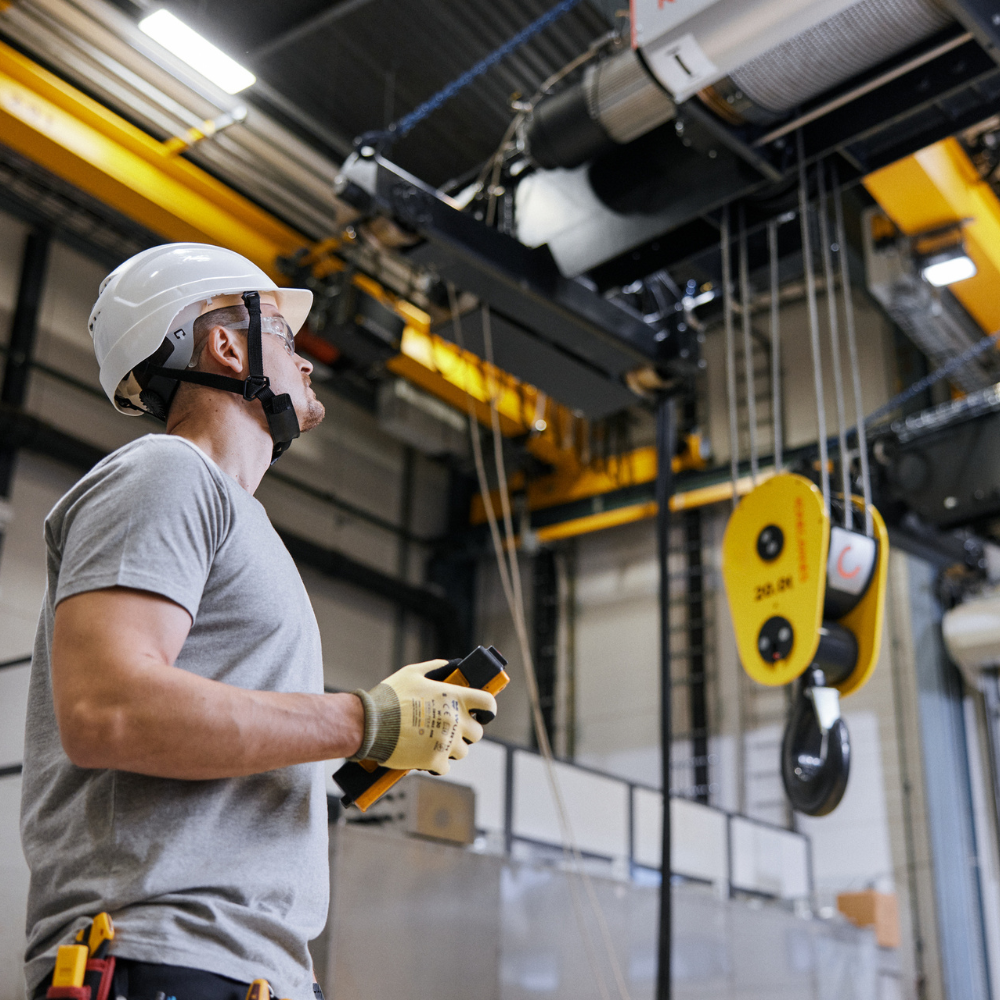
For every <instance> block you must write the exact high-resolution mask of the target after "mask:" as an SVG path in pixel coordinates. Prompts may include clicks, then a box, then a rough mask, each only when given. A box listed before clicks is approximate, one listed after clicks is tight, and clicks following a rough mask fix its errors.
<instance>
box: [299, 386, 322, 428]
mask: <svg viewBox="0 0 1000 1000" xmlns="http://www.w3.org/2000/svg"><path fill="white" fill-rule="evenodd" d="M325 416H326V407H325V406H324V405H323V404H322V403H321V402H320V401H319V400H318V399H317V398H316V393H315V392H313V389H312V387H311V386H307V387H306V412H305V414H304V415H303V417H302V419H301V420H300V421H299V428H300V430H302V431H303V432H304V431H311V430H312V429H313V428H314V427H317V426H319V424H321V423H322V422H323V418H324V417H325Z"/></svg>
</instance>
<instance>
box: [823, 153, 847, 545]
mask: <svg viewBox="0 0 1000 1000" xmlns="http://www.w3.org/2000/svg"><path fill="white" fill-rule="evenodd" d="M825 173H826V167H825V165H824V163H823V161H822V160H820V162H819V163H817V164H816V185H817V186H816V212H817V214H818V215H819V241H820V248H821V251H822V254H823V279H824V281H825V282H826V304H827V312H828V314H829V317H830V329H829V334H830V354H831V356H832V358H833V388H834V395H835V398H836V403H837V443H838V445H839V450H840V487H841V492H842V493H843V495H844V527H845V528H847V529H848V530H849V531H850V530H851V529H852V528H853V527H854V511H853V510H852V509H851V508H852V505H851V464H850V458H849V456H848V454H847V420H846V418H845V415H844V413H845V406H844V373H843V371H842V370H841V359H840V324H839V322H838V319H837V295H836V282H835V281H834V277H833V252H832V249H831V247H830V220H829V218H828V217H827V196H826V177H825Z"/></svg>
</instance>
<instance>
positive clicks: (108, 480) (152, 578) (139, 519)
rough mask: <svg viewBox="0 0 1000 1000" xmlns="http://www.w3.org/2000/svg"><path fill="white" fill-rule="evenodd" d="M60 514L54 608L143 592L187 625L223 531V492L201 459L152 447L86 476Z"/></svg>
mask: <svg viewBox="0 0 1000 1000" xmlns="http://www.w3.org/2000/svg"><path fill="white" fill-rule="evenodd" d="M91 478H92V482H91V483H89V484H88V487H87V489H85V490H84V491H83V492H82V493H81V495H80V496H79V497H78V498H77V500H76V502H75V503H74V504H73V505H72V507H71V508H70V510H68V511H67V513H66V517H65V519H64V521H63V524H62V531H61V535H62V538H61V540H60V545H59V548H60V550H61V560H60V568H59V581H58V585H57V587H56V598H55V602H56V604H58V603H59V602H60V601H62V600H65V599H66V598H67V597H72V596H73V595H74V594H80V593H84V592H86V591H90V590H102V589H104V588H106V587H132V588H135V589H137V590H148V591H151V592H153V593H154V594H160V595H162V596H163V597H166V598H168V599H169V600H171V601H174V602H175V603H176V604H179V605H180V606H181V607H182V608H184V609H185V610H186V611H187V612H188V613H189V614H190V615H191V618H192V619H194V618H195V616H196V615H197V612H198V605H199V604H200V602H201V596H202V592H203V591H204V588H205V583H206V581H207V579H208V574H209V571H210V570H211V566H212V561H213V558H214V556H215V553H216V551H217V550H218V547H219V545H220V544H221V543H222V541H223V540H224V538H225V533H226V530H227V525H228V504H227V502H226V498H225V491H224V490H223V489H222V488H221V486H220V485H219V484H218V483H217V482H216V480H215V478H214V476H213V473H212V471H211V470H210V469H209V467H208V464H207V463H206V461H205V459H204V458H202V457H201V456H200V455H199V454H198V453H197V452H196V451H195V450H194V449H193V448H190V447H188V446H187V445H186V444H184V443H183V442H180V441H171V440H170V439H169V438H165V439H164V440H162V441H160V440H158V439H153V440H149V441H145V442H143V443H142V445H140V446H137V447H135V448H130V449H128V450H127V451H124V452H123V453H122V454H120V455H113V456H111V458H110V459H109V460H108V461H107V462H105V463H104V465H102V466H101V467H99V468H98V469H96V470H94V472H92V473H91Z"/></svg>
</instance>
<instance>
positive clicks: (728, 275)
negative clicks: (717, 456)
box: [719, 205, 740, 510]
mask: <svg viewBox="0 0 1000 1000" xmlns="http://www.w3.org/2000/svg"><path fill="white" fill-rule="evenodd" d="M729 241H730V233H729V206H728V205H724V206H723V208H722V223H721V225H720V227H719V244H720V248H721V251H722V315H723V319H724V321H725V332H726V402H727V404H728V406H729V476H730V479H731V480H732V484H733V498H732V502H733V510H735V509H736V504H737V503H738V502H739V495H738V494H737V492H736V490H737V480H738V479H739V473H740V436H739V435H740V432H739V425H738V422H737V418H736V344H735V342H734V337H733V293H732V262H731V260H730V257H729V253H730V246H729Z"/></svg>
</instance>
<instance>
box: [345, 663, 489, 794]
mask: <svg viewBox="0 0 1000 1000" xmlns="http://www.w3.org/2000/svg"><path fill="white" fill-rule="evenodd" d="M447 662H448V661H447V660H429V661H428V662H426V663H413V664H410V666H408V667H403V669H402V670H397V671H396V673H394V674H393V675H392V676H391V677H388V678H386V679H385V680H384V681H383V682H382V683H381V684H379V685H378V687H375V688H373V689H372V690H371V691H356V692H355V694H357V695H358V697H359V698H361V700H362V701H363V702H364V705H365V737H364V740H363V741H362V744H361V749H360V751H359V753H358V755H357V757H358V758H359V759H360V758H367V759H369V760H375V761H378V762H379V763H380V764H384V765H385V766H386V767H388V768H392V769H393V770H413V769H419V770H422V771H433V772H434V773H435V774H447V773H448V769H449V768H450V767H451V765H450V764H449V763H448V761H449V760H461V759H462V758H463V757H464V756H465V755H466V754H467V753H468V752H469V748H468V744H469V743H476V742H478V741H479V740H481V739H482V737H483V727H482V726H481V725H480V724H479V723H478V722H477V721H476V720H475V719H474V718H472V715H471V714H470V713H471V712H473V711H475V710H477V709H480V710H482V709H485V710H486V711H489V712H492V713H493V714H494V715H495V714H496V710H497V703H496V700H495V699H494V697H493V695H491V694H489V693H488V692H486V691H479V690H477V689H476V688H469V687H460V686H459V685H457V684H445V683H444V682H443V681H432V680H430V679H429V678H427V677H426V676H425V675H426V674H427V672H428V671H430V670H433V669H435V667H443V666H445V665H446V664H447Z"/></svg>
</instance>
